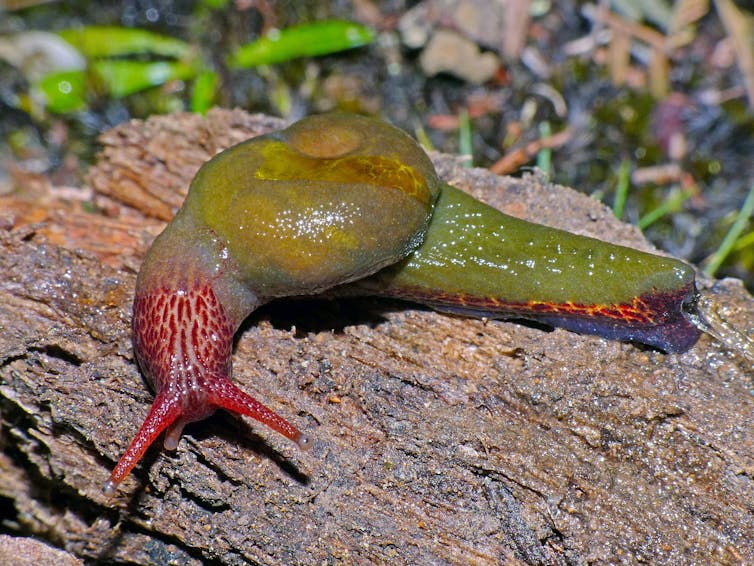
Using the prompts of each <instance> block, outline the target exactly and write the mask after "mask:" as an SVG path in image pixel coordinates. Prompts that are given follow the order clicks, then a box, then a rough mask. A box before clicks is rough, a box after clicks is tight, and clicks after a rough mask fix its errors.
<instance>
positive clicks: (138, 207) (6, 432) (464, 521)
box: [0, 110, 754, 564]
mask: <svg viewBox="0 0 754 566" xmlns="http://www.w3.org/2000/svg"><path fill="white" fill-rule="evenodd" d="M280 125H281V123H280V121H279V120H275V119H272V118H268V117H264V116H251V115H248V114H245V113H243V112H241V111H227V110H215V111H212V112H210V113H209V115H208V116H207V118H206V119H204V118H201V117H198V116H195V115H188V114H179V115H171V116H164V117H155V118H151V119H149V120H148V121H146V122H140V121H134V122H131V123H128V124H124V125H121V126H119V127H117V128H115V129H113V130H111V131H109V132H106V133H105V134H103V136H102V144H103V150H102V152H101V155H100V158H99V162H98V163H97V165H96V166H95V167H93V169H92V170H91V171H90V173H89V177H88V187H84V188H80V189H77V190H74V191H72V190H71V189H70V188H61V187H53V186H49V185H47V186H45V185H44V183H42V184H41V187H42V188H39V187H37V190H36V192H35V193H34V195H33V199H31V198H28V197H27V195H24V194H21V195H14V196H10V197H2V200H0V211H2V213H0V246H2V254H0V273H2V274H3V275H2V278H0V410H1V411H2V414H1V416H2V437H1V438H2V453H0V462H1V463H2V465H0V496H2V510H3V512H2V515H3V516H4V521H3V531H4V532H6V533H11V534H15V535H17V536H28V535H33V536H34V537H36V538H37V539H43V540H45V541H47V542H49V543H51V544H53V545H55V546H57V547H59V548H62V549H65V550H66V551H68V552H69V553H71V554H72V555H74V556H75V557H78V558H80V559H83V560H85V561H87V562H90V561H97V560H102V561H107V562H128V563H134V564H165V563H169V562H170V561H173V562H174V563H178V564H201V563H203V562H216V563H221V564H247V563H252V564H322V563H328V564H330V563H344V564H354V563H355V564H366V563H391V564H421V563H438V564H446V563H447V564H469V563H472V564H499V563H502V562H511V563H525V564H585V563H607V562H610V563H614V562H621V563H635V562H652V563H665V564H681V563H709V562H721V563H727V564H738V563H741V564H743V563H754V545H752V541H753V540H754V425H752V415H754V397H752V394H751V390H752V368H751V361H750V360H746V359H744V358H743V357H741V356H740V355H739V354H737V353H735V352H730V351H728V350H726V349H725V348H724V347H722V346H721V345H720V344H719V343H717V342H716V341H715V340H714V339H712V338H711V337H709V336H703V337H702V338H701V339H700V341H699V342H698V344H697V345H696V346H694V347H693V348H692V349H691V350H690V351H689V352H686V353H684V354H682V355H665V354H662V353H659V352H655V351H652V350H647V349H643V348H640V347H637V346H635V345H631V344H623V343H619V342H610V341H606V340H603V339H600V338H597V337H590V336H580V335H576V334H573V333H569V332H566V331H562V330H554V331H548V330H546V329H542V328H539V327H535V326H527V325H522V324H517V323H512V322H487V321H482V320H472V319H466V318H459V317H452V316H448V315H444V314H438V313H435V312H431V311H429V310H427V309H424V308H418V307H416V306H414V305H410V304H405V303H399V302H386V301H379V300H376V299H364V300H356V299H349V300H343V301H327V300H322V299H311V300H305V301H303V300H297V301H283V300H281V301H278V302H276V303H274V304H271V305H268V306H266V307H264V308H263V309H260V310H259V311H257V312H256V313H254V315H253V316H252V317H251V319H250V320H249V321H248V322H247V323H246V324H245V326H244V328H243V329H242V331H241V332H240V333H239V335H238V336H237V345H236V349H235V352H234V379H235V380H236V381H237V382H238V383H239V384H240V385H241V387H242V388H244V389H245V390H246V391H248V392H249V393H251V394H252V395H254V396H256V397H257V398H258V399H260V400H262V401H263V402H265V403H266V404H268V405H269V406H270V407H271V408H272V409H274V410H276V411H277V412H279V413H280V414H281V415H283V416H285V417H288V418H290V420H291V421H292V422H293V423H294V424H296V425H297V426H299V427H300V428H301V429H302V430H304V431H305V432H306V433H307V434H309V435H310V436H311V437H312V438H313V439H314V442H313V446H312V449H311V450H310V451H308V452H301V451H299V450H298V449H297V448H296V447H295V446H294V445H292V444H291V443H289V442H288V441H286V440H285V439H283V438H281V437H279V436H277V435H275V434H274V433H272V432H270V431H268V430H266V429H264V428H262V427H259V426H256V425H255V424H254V423H253V422H250V421H244V420H241V419H238V418H234V417H231V416H229V415H227V414H216V415H215V416H213V417H211V418H210V419H208V420H206V421H203V422H200V423H196V424H194V425H192V426H190V427H188V428H187V430H186V432H185V434H184V436H183V438H182V440H181V442H180V445H179V447H178V449H177V450H176V451H175V452H172V453H169V452H165V451H163V450H161V448H160V447H153V449H151V450H150V451H149V452H148V455H147V457H146V458H145V459H144V461H143V462H142V463H141V464H140V465H139V466H138V467H137V468H136V470H135V472H134V473H133V474H132V475H131V477H130V478H129V479H128V480H127V481H126V482H124V484H123V486H122V487H121V488H120V490H119V491H118V493H117V494H116V495H115V496H114V497H113V498H112V499H108V498H107V497H105V496H104V495H103V494H102V493H101V491H100V487H101V486H102V484H103V483H104V481H105V480H106V479H107V477H108V475H109V472H110V470H111V468H112V467H113V465H114V463H115V461H116V460H117V459H118V457H119V456H120V455H121V454H122V453H123V451H124V450H125V448H126V446H127V444H128V443H129V441H130V440H131V438H132V436H133V435H134V433H135V432H136V430H137V428H138V427H139V425H140V424H141V422H142V420H143V418H144V417H145V415H146V413H147V410H148V408H149V405H150V403H151V400H152V393H151V391H150V390H149V388H148V386H147V384H146V383H145V381H144V379H143V378H142V376H141V375H140V373H139V371H138V368H137V367H136V365H135V363H134V360H133V355H132V351H131V345H130V329H129V324H130V306H131V299H132V294H133V288H134V281H135V273H136V271H137V270H138V265H139V263H140V261H141V258H142V257H143V255H144V253H145V251H146V249H147V247H148V245H149V244H150V242H151V240H152V239H153V238H154V236H155V235H156V234H157V233H159V231H160V230H161V228H162V227H163V226H164V221H165V220H167V219H169V218H170V216H171V215H172V214H173V213H174V212H175V210H176V209H177V207H178V206H180V203H181V201H182V199H183V197H184V195H185V191H186V189H187V187H188V182H189V181H190V179H191V178H192V176H193V175H194V173H195V172H196V169H197V168H198V167H199V166H200V165H201V163H202V162H203V161H205V160H206V159H207V158H209V157H210V156H212V155H214V154H215V153H216V152H217V151H219V150H220V149H222V148H224V147H227V146H228V145H231V144H233V143H236V142H238V141H241V140H242V139H245V138H247V137H249V136H251V135H256V134H259V133H261V132H264V131H267V130H269V129H273V128H276V127H279V126H280ZM433 159H434V161H435V163H436V166H437V168H438V171H439V173H440V174H441V176H442V177H443V178H444V179H445V180H447V181H448V182H450V183H452V184H454V185H456V186H458V187H460V188H462V189H464V190H469V191H470V192H472V193H473V194H474V195H475V196H477V197H478V198H480V199H482V200H485V201H487V202H489V203H491V204H493V205H494V206H496V207H498V208H500V209H501V210H503V211H504V212H507V213H509V214H512V215H515V216H519V217H523V218H527V219H530V220H534V221H537V222H541V223H544V224H549V225H552V226H556V227H560V228H565V229H568V230H571V231H575V232H578V233H582V234H586V235H592V236H596V237H600V238H602V239H605V240H609V241H613V242H616V243H621V244H625V245H630V246H634V247H637V248H642V249H651V248H650V246H649V245H648V244H647V242H646V241H645V240H644V239H643V238H642V236H641V234H640V233H639V232H638V231H637V230H636V229H635V228H633V227H631V226H628V225H625V224H622V223H620V222H619V221H617V220H616V219H615V218H614V217H613V216H612V214H611V213H610V211H609V210H608V209H606V208H605V207H604V206H602V205H601V204H599V203H597V202H595V201H593V200H592V199H589V198H587V197H585V196H583V195H581V194H579V193H576V192H575V191H573V190H571V189H568V188H564V187H558V186H554V185H552V184H549V183H546V182H544V180H543V179H542V178H540V177H538V176H533V175H530V176H526V177H524V178H523V179H514V178H504V177H497V176H495V175H492V174H490V173H489V172H486V171H483V170H474V169H472V170H469V169H463V168H461V167H459V166H458V165H457V162H456V160H455V159H454V158H453V157H450V156H445V155H434V156H433ZM72 195H79V196H78V197H76V196H73V197H72ZM90 198H91V199H94V203H95V205H96V206H95V207H94V209H93V207H92V206H91V203H88V202H81V200H84V201H88V200H89V199H90ZM85 204H87V205H88V206H84V205H85ZM93 210H94V211H93ZM701 286H702V288H703V292H704V293H706V294H707V295H708V296H710V297H712V299H713V300H714V301H715V302H716V304H717V305H718V308H719V309H720V311H721V312H722V313H723V314H724V316H725V317H726V318H727V319H728V321H729V322H730V323H731V324H732V325H734V326H736V327H738V328H740V329H743V330H747V329H751V328H752V327H754V305H753V303H752V300H751V297H750V296H749V295H748V294H747V293H746V291H745V290H744V289H743V288H742V286H741V285H740V283H739V282H737V281H733V280H725V281H703V282H702V284H701ZM0 557H1V555H0Z"/></svg>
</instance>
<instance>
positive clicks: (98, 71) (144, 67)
mask: <svg viewBox="0 0 754 566" xmlns="http://www.w3.org/2000/svg"><path fill="white" fill-rule="evenodd" d="M92 69H93V70H94V73H95V75H96V76H97V78H98V79H99V80H100V81H101V82H102V83H103V84H104V86H105V87H106V88H107V90H108V92H110V94H112V95H113V96H114V97H115V98H122V97H124V96H128V95H129V94H133V93H135V92H139V91H141V90H144V89H147V88H150V87H154V86H160V85H162V84H165V83H166V82H168V81H172V80H185V79H190V78H192V77H193V76H194V75H195V74H196V70H195V69H194V68H193V67H192V66H191V65H188V64H186V63H181V62H179V61H156V62H153V63H145V62H141V61H123V60H110V59H102V60H99V61H95V62H94V63H93V64H92Z"/></svg>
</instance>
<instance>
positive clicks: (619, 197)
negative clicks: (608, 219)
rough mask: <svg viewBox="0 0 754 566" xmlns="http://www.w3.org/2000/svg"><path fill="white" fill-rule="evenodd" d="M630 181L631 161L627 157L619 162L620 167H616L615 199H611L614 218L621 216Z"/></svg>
mask: <svg viewBox="0 0 754 566" xmlns="http://www.w3.org/2000/svg"><path fill="white" fill-rule="evenodd" d="M630 181H631V162H630V161H629V160H628V159H624V160H623V161H621V163H620V169H618V186H617V187H615V200H614V201H613V214H615V217H616V218H623V211H624V210H625V209H626V198H627V197H628V186H629V182H630Z"/></svg>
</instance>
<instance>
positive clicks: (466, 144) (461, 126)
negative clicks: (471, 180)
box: [458, 108, 474, 167]
mask: <svg viewBox="0 0 754 566" xmlns="http://www.w3.org/2000/svg"><path fill="white" fill-rule="evenodd" d="M471 146H472V144H471V120H469V112H468V110H466V109H465V108H464V109H463V110H461V114H460V115H459V116H458V149H459V150H460V152H461V165H463V167H473V166H474V149H473V148H472V147H471Z"/></svg>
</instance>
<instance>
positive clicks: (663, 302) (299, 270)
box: [104, 115, 699, 493]
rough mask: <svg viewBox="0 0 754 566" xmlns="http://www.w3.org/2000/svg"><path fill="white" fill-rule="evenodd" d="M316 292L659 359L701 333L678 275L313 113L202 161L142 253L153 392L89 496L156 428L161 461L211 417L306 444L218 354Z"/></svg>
mask: <svg viewBox="0 0 754 566" xmlns="http://www.w3.org/2000/svg"><path fill="white" fill-rule="evenodd" d="M380 270H382V271H380ZM336 287H337V288H336ZM327 289H333V291H332V293H333V294H338V293H342V294H354V293H361V294H364V293H366V294H376V295H384V296H390V297H398V298H405V299H411V300H415V301H419V302H423V303H426V304H429V305H432V306H434V307H437V308H440V309H443V310H451V311H456V312H463V313H469V314H477V315H480V316H494V317H509V316H515V317H522V318H531V319H535V320H539V321H543V322H546V323H548V324H552V325H556V326H563V327H565V328H569V329H572V330H576V331H580V332H587V333H592V334H599V335H601V336H605V337H608V338H616V339H622V340H635V341H638V342H642V343H645V344H649V345H652V346H655V347H657V348H660V349H663V350H666V351H683V350H685V349H687V348H689V347H690V346H691V345H692V344H693V343H694V341H696V339H697V337H698V336H699V331H698V330H697V329H696V328H695V327H694V326H693V325H691V323H690V322H689V320H688V319H687V318H686V316H685V312H684V307H685V306H686V305H687V304H688V303H690V302H693V300H694V298H695V296H696V291H695V288H694V273H693V271H692V270H691V268H689V267H688V266H686V265H685V264H683V263H681V262H679V261H676V260H673V259H668V258H663V257H658V256H654V255H651V254H646V253H642V252H638V251H636V250H631V249H627V248H624V247H620V246H614V245H611V244H606V243H604V242H599V241H597V240H594V239H591V238H583V237H579V236H575V235H572V234H568V233H566V232H562V231H559V230H553V229H550V228H545V227H543V226H538V225H535V224H531V223H528V222H523V221H521V220H517V219H514V218H511V217H509V216H506V215H504V214H502V213H500V212H499V211H497V210H495V209H493V208H491V207H489V206H486V205H484V204H482V203H480V202H478V201H476V200H474V199H473V198H471V197H470V196H468V195H466V194H465V193H463V192H461V191H459V190H457V189H455V188H453V187H450V186H448V185H444V184H442V183H441V182H440V181H439V180H438V178H437V175H436V173H435V170H434V168H433V166H432V163H431V162H430V160H429V158H428V157H427V156H426V154H425V153H424V152H423V151H422V150H421V148H420V147H419V146H418V145H417V144H416V143H415V142H414V141H413V140H412V139H411V138H409V137H408V136H407V135H406V134H404V133H403V132H401V131H400V130H398V129H396V128H393V127H392V126H389V125H387V124H385V123H383V122H380V121H377V120H373V119H369V118H364V117H358V116H348V115H334V116H314V117H311V118H307V119H304V120H302V121H300V122H298V123H296V124H294V125H292V126H290V127H289V128H287V129H285V130H281V131H279V132H273V133H271V134H267V135H264V136H260V137H258V138H254V139H251V140H249V141H246V142H243V143H240V144H238V145H236V146H234V147H232V148H229V149H227V150H225V151H223V152H222V153H220V154H218V155H217V156H215V157H214V158H213V159H211V160H210V161H208V162H207V163H206V164H204V165H203V166H202V168H201V169H200V170H199V172H198V173H197V175H196V177H195V178H194V181H193V182H192V184H191V187H190V189H189V194H188V197H187V199H186V202H185V203H184V205H183V207H182V208H181V210H180V211H179V212H178V214H177V215H176V217H175V218H174V220H173V221H172V222H171V223H170V225H169V226H168V227H167V228H166V229H165V231H164V232H163V233H162V234H161V235H160V236H159V237H158V238H157V239H156V240H155V242H154V244H153V246H152V248H151V249H150V250H149V252H148V254H147V257H146V259H145V261H144V264H143V266H142V268H141V271H140V272H139V277H138V279H137V284H136V296H135V298H134V307H133V313H134V316H133V341H134V351H135V353H136V357H137V359H138V361H139V365H140V366H141V368H142V370H143V371H144V373H145V375H146V376H147V378H148V379H149V381H150V383H151V384H152V385H153V386H154V389H155V392H156V396H155V400H154V403H153V405H152V408H151V410H150V412H149V414H148V415H147V417H146V419H145V421H144V423H143V425H142V427H141V429H140V430H139V432H138V434H137V435H136V437H135V438H134V440H133V441H132V443H131V445H130V446H129V448H128V449H127V450H126V453H125V454H124V455H123V457H122V458H121V459H120V461H119V462H118V464H117V465H116V467H115V469H114V470H113V472H112V475H111V478H110V480H109V481H108V482H107V484H106V485H105V488H104V489H105V491H106V492H107V493H112V492H114V491H115V488H116V487H117V485H118V484H119V483H120V482H121V481H122V480H123V478H124V477H125V476H126V475H127V474H128V473H129V471H130V470H131V469H132V468H133V466H134V465H135V464H136V462H138V460H139V459H140V458H141V456H142V455H143V454H144V452H145V451H146V449H147V447H148V446H149V445H150V444H151V443H152V442H153V441H154V440H155V439H156V438H157V437H158V436H159V435H160V434H161V433H162V432H163V431H165V430H167V435H166V437H165V446H166V447H168V448H175V446H176V445H177V444H178V440H179V437H180V434H181V431H182V429H183V426H184V425H185V424H186V423H188V422H192V421H195V420H200V419H203V418H205V417H207V416H208V415H210V414H212V412H214V411H215V409H217V408H224V409H227V410H230V411H233V412H236V413H240V414H243V415H246V416H250V417H252V418H255V419H257V420H258V421H260V422H263V423H264V424H266V425H268V426H270V427H271V428H273V429H274V430H277V431H278V432H280V433H281V434H283V435H285V436H286V437H287V438H289V439H291V440H294V441H296V442H298V443H299V445H301V446H306V445H307V444H308V439H306V437H304V436H303V435H302V434H301V433H300V432H299V431H298V429H296V427H295V426H293V425H292V424H290V423H288V422H287V421H286V420H285V419H283V418H282V417H280V416H279V415H277V414H276V413H274V412H273V411H271V410H270V409H268V408H266V407H264V406H263V405H261V404H260V403H259V402H258V401H256V400H255V399H253V398H251V397H250V396H248V395H247V394H246V393H244V392H243V391H241V390H240V389H239V388H238V387H236V386H235V385H234V384H233V383H232V382H231V381H230V374H231V352H232V340H233V334H234V332H235V331H236V330H237V329H238V327H239V325H240V324H241V322H243V320H244V319H245V318H246V317H247V316H248V315H249V314H250V313H251V312H252V311H253V310H254V309H255V308H257V307H258V306H259V305H261V304H263V303H265V302H266V301H268V300H271V299H273V298H276V297H284V296H290V295H304V294H312V293H319V292H321V291H325V290H327Z"/></svg>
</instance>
